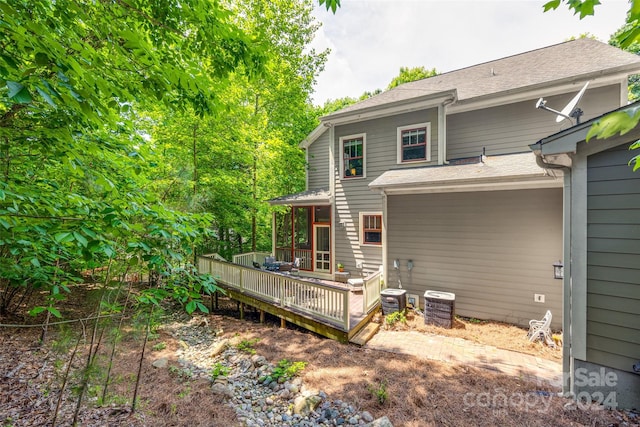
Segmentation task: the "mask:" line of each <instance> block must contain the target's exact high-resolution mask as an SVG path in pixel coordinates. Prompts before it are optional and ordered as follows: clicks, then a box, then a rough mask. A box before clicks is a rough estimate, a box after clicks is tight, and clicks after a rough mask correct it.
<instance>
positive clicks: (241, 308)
mask: <svg viewBox="0 0 640 427" xmlns="http://www.w3.org/2000/svg"><path fill="white" fill-rule="evenodd" d="M239 308H240V320H244V303H243V302H241V303H240V305H239Z"/></svg>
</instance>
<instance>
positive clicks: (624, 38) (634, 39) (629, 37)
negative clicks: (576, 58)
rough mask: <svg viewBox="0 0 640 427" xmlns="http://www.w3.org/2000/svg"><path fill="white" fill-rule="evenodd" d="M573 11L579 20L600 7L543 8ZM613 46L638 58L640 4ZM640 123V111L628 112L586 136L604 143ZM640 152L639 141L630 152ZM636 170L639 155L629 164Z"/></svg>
mask: <svg viewBox="0 0 640 427" xmlns="http://www.w3.org/2000/svg"><path fill="white" fill-rule="evenodd" d="M562 4H566V6H567V7H568V8H569V9H571V10H573V11H574V12H575V14H579V15H580V19H583V18H585V17H586V16H590V15H593V14H594V13H595V8H596V6H598V5H600V1H599V0H552V1H550V2H547V3H546V4H545V5H544V11H545V12H546V11H549V10H552V9H557V8H558V7H560V5H562ZM609 43H610V44H612V45H614V46H618V47H620V48H622V49H628V50H630V51H631V52H634V53H636V54H637V52H638V50H637V48H638V43H640V0H631V1H629V11H628V12H627V16H626V22H625V25H624V26H623V27H622V28H621V29H620V30H618V31H617V32H616V33H615V34H614V35H613V36H612V38H611V40H610V42H609ZM637 83H638V78H637V76H634V77H633V78H632V79H631V92H630V95H629V96H630V99H635V98H636V96H637V91H638V84H637ZM638 122H640V107H634V108H628V109H627V111H626V112H617V113H611V114H608V115H606V116H605V117H603V118H602V119H600V120H598V121H597V122H596V123H594V124H593V126H592V127H591V129H590V130H589V133H588V135H587V141H589V140H591V139H592V138H601V139H605V138H608V137H611V136H614V135H617V134H620V135H623V134H625V133H626V132H629V131H630V130H631V129H633V128H635V127H636V126H637V125H638ZM638 148H640V141H636V142H634V143H633V144H631V146H630V149H638ZM629 165H632V166H633V170H634V171H636V170H638V169H640V155H637V156H635V157H633V158H632V159H631V160H630V161H629Z"/></svg>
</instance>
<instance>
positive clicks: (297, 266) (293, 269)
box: [291, 258, 302, 276]
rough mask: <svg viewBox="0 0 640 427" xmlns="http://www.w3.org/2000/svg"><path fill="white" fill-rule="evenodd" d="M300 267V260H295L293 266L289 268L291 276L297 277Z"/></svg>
mask: <svg viewBox="0 0 640 427" xmlns="http://www.w3.org/2000/svg"><path fill="white" fill-rule="evenodd" d="M301 265H302V258H295V259H294V260H293V265H292V266H291V274H292V275H294V276H298V275H299V274H300V266H301Z"/></svg>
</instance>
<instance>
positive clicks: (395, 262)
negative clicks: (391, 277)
mask: <svg viewBox="0 0 640 427" xmlns="http://www.w3.org/2000/svg"><path fill="white" fill-rule="evenodd" d="M393 268H394V269H396V270H397V269H399V268H400V260H399V259H394V260H393Z"/></svg>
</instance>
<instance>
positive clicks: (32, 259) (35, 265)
mask: <svg viewBox="0 0 640 427" xmlns="http://www.w3.org/2000/svg"><path fill="white" fill-rule="evenodd" d="M31 265H33V266H34V267H38V268H39V267H40V261H38V258H31Z"/></svg>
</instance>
